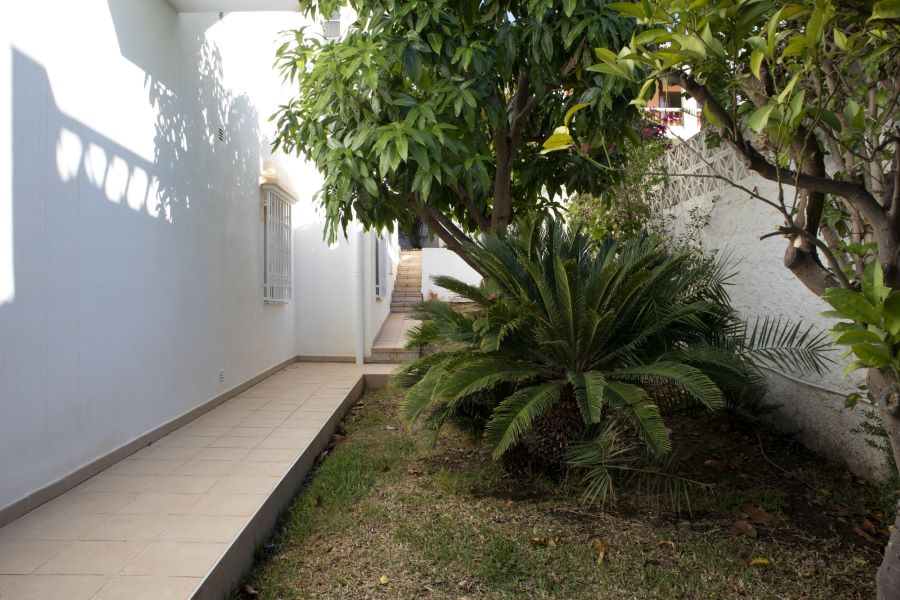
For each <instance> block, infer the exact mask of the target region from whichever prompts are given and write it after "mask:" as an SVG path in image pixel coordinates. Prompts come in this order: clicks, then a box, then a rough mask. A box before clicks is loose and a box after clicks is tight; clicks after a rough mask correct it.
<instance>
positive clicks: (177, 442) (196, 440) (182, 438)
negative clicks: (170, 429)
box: [156, 433, 215, 448]
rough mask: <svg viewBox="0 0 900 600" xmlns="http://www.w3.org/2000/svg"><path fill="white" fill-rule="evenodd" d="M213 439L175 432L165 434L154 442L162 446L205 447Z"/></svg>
mask: <svg viewBox="0 0 900 600" xmlns="http://www.w3.org/2000/svg"><path fill="white" fill-rule="evenodd" d="M213 439H215V438H211V437H208V436H199V435H185V434H182V433H175V434H171V435H167V436H166V437H164V438H162V439H161V440H159V441H158V442H156V444H157V445H159V446H161V447H164V448H206V447H207V446H209V445H210V444H211V443H212V441H213Z"/></svg>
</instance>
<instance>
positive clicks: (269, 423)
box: [241, 417, 287, 427]
mask: <svg viewBox="0 0 900 600" xmlns="http://www.w3.org/2000/svg"><path fill="white" fill-rule="evenodd" d="M285 418H287V417H285ZM285 418H281V419H269V418H265V417H247V418H246V419H244V421H243V422H242V423H241V426H242V427H278V426H279V425H281V423H282V422H283V421H284V419H285Z"/></svg>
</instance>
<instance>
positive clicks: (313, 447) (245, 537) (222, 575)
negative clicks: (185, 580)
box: [192, 374, 390, 600]
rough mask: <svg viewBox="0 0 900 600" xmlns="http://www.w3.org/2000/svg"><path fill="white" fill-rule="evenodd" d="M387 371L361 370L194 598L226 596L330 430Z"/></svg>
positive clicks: (250, 562) (383, 381)
mask: <svg viewBox="0 0 900 600" xmlns="http://www.w3.org/2000/svg"><path fill="white" fill-rule="evenodd" d="M389 377H390V375H388V374H364V375H361V376H360V378H359V380H358V381H357V382H356V384H355V385H354V386H353V388H352V389H351V390H350V391H349V392H348V394H347V396H346V397H345V398H344V399H343V400H342V401H341V403H340V405H338V407H337V408H336V409H335V411H334V412H333V413H332V414H331V416H330V417H329V418H328V421H327V422H326V423H325V425H324V426H323V427H322V429H320V430H319V433H318V434H317V435H316V437H315V438H314V439H313V440H312V441H311V442H310V443H309V445H308V446H307V447H306V450H305V451H304V452H303V454H302V455H300V457H299V458H298V459H297V461H296V462H295V463H294V464H293V466H291V468H290V469H289V470H288V472H287V473H286V474H285V475H284V477H282V479H281V481H279V482H278V485H276V486H275V489H274V490H273V491H272V492H271V493H270V494H269V495H268V497H267V498H266V499H265V500H264V501H263V504H262V506H260V507H259V509H258V510H257V511H256V513H255V514H254V515H253V516H252V517H250V520H249V521H248V522H247V525H245V526H244V529H243V530H241V532H240V533H239V534H238V536H237V537H236V538H235V539H234V541H232V542H231V543H230V544H229V546H228V548H226V549H225V551H224V552H223V553H222V555H221V557H220V558H219V560H218V561H217V562H216V564H215V565H214V566H213V568H212V570H211V571H210V572H209V573H208V574H207V576H206V577H205V578H204V579H203V581H202V582H201V583H200V585H199V586H198V588H197V590H196V591H195V592H194V595H193V596H192V598H193V599H194V600H221V599H222V598H228V597H229V594H230V593H231V591H232V590H233V589H234V586H235V585H237V584H238V583H240V581H241V579H243V577H244V576H245V575H246V574H247V573H249V572H250V569H251V568H252V567H253V563H254V558H255V555H256V549H257V548H258V547H259V546H260V545H261V544H263V543H264V542H265V541H266V540H268V539H269V538H270V537H271V535H272V533H273V532H274V530H275V526H276V524H277V523H278V518H279V516H280V515H281V513H282V512H283V511H284V510H285V509H286V508H287V507H288V506H290V504H291V502H293V501H294V498H296V496H297V494H298V493H299V492H300V490H301V489H302V487H303V483H304V482H305V481H306V476H307V474H308V473H309V471H310V470H311V469H312V467H313V464H314V462H315V459H316V456H318V455H319V453H320V452H321V451H322V450H324V449H325V448H326V447H327V446H328V442H329V440H330V439H331V436H332V434H333V433H334V431H335V430H336V429H337V426H338V424H339V423H340V422H341V420H342V419H343V418H344V415H345V414H346V413H347V411H348V410H349V409H350V407H351V406H353V405H354V404H355V403H356V402H357V400H359V398H360V397H361V396H362V395H363V393H364V392H366V391H367V390H375V389H381V388H383V387H385V386H386V385H387V382H388V379H389Z"/></svg>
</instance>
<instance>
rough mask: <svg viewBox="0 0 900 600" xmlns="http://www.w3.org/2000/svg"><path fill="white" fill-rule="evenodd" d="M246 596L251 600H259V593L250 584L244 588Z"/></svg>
mask: <svg viewBox="0 0 900 600" xmlns="http://www.w3.org/2000/svg"><path fill="white" fill-rule="evenodd" d="M244 595H245V596H248V597H250V598H259V592H257V591H256V590H255V589H254V588H253V586H252V585H250V584H249V583H248V584H247V585H245V586H244Z"/></svg>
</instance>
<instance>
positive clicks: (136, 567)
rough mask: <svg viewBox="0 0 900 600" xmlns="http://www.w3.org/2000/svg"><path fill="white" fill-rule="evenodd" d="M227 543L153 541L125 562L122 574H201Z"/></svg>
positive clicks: (177, 575)
mask: <svg viewBox="0 0 900 600" xmlns="http://www.w3.org/2000/svg"><path fill="white" fill-rule="evenodd" d="M227 546H228V544H224V543H215V542H154V543H153V544H151V545H150V547H149V548H147V549H146V550H144V551H143V552H142V553H141V554H140V555H138V557H137V558H135V559H134V560H132V561H131V562H130V563H128V564H127V565H125V568H124V569H122V575H166V576H170V577H203V576H205V575H206V574H207V573H208V572H209V570H210V569H211V568H212V566H213V565H214V564H215V563H216V561H217V560H218V558H219V556H221V554H222V552H223V551H224V550H225V548H226V547H227Z"/></svg>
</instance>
